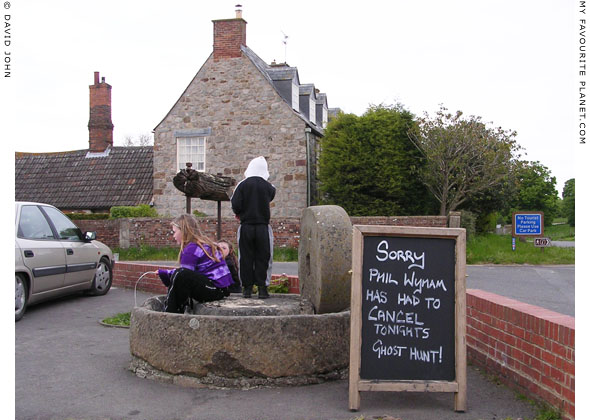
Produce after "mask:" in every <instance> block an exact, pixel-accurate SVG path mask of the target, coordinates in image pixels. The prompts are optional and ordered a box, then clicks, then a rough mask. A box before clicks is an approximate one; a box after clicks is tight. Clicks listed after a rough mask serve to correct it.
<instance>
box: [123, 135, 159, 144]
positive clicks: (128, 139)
mask: <svg viewBox="0 0 590 420" xmlns="http://www.w3.org/2000/svg"><path fill="white" fill-rule="evenodd" d="M136 144H139V146H151V145H153V144H154V139H153V135H152V134H147V133H143V134H139V135H138V136H137V139H134V138H133V137H132V136H130V135H126V136H125V139H124V140H123V146H125V147H132V146H135V145H136Z"/></svg>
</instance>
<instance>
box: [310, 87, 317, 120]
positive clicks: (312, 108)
mask: <svg viewBox="0 0 590 420" xmlns="http://www.w3.org/2000/svg"><path fill="white" fill-rule="evenodd" d="M315 104H316V101H315V99H314V97H313V92H312V93H311V94H310V95H309V121H311V122H312V123H314V124H315V123H316V121H315Z"/></svg>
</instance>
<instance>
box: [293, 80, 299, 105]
mask: <svg viewBox="0 0 590 420" xmlns="http://www.w3.org/2000/svg"><path fill="white" fill-rule="evenodd" d="M291 99H292V100H291V106H292V107H293V109H294V110H296V111H299V86H297V81H296V80H295V78H293V79H292V80H291Z"/></svg>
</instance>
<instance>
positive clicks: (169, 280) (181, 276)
mask: <svg viewBox="0 0 590 420" xmlns="http://www.w3.org/2000/svg"><path fill="white" fill-rule="evenodd" d="M172 230H173V235H174V239H175V240H176V242H178V244H180V253H179V255H178V261H179V262H180V268H177V269H162V268H161V269H159V270H158V275H159V276H160V279H161V280H162V283H164V284H165V285H166V287H168V294H167V296H166V304H165V306H164V311H165V312H174V313H181V312H182V311H183V308H184V305H185V302H186V300H187V299H188V298H193V299H195V300H197V301H198V302H211V301H213V300H220V299H223V298H224V297H225V296H229V291H228V287H229V286H230V285H231V284H233V280H232V276H231V273H230V271H229V268H228V267H227V264H226V263H225V260H224V259H223V255H222V253H221V249H220V248H219V246H218V245H216V244H215V242H213V241H212V240H211V239H209V238H208V237H207V236H205V235H203V234H202V233H201V230H200V229H199V225H198V222H197V219H196V218H195V217H194V216H192V215H190V214H183V215H182V216H179V217H177V218H176V219H174V221H173V222H172Z"/></svg>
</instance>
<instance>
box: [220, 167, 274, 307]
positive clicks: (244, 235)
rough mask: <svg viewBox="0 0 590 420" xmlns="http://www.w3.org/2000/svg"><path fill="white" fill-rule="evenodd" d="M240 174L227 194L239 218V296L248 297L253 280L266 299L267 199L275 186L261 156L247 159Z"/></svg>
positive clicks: (269, 232) (269, 234)
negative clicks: (248, 160) (230, 192)
mask: <svg viewBox="0 0 590 420" xmlns="http://www.w3.org/2000/svg"><path fill="white" fill-rule="evenodd" d="M244 176H245V179H243V180H242V181H241V182H240V183H239V184H238V185H237V186H236V188H235V190H234V193H233V195H232V198H231V205H232V210H233V211H234V213H235V214H236V216H237V217H238V219H239V220H240V227H239V228H238V249H239V251H240V252H239V264H240V279H241V281H242V287H243V288H244V289H243V296H244V297H248V298H249V297H252V287H253V286H254V285H255V284H256V285H257V286H258V297H259V298H260V299H266V298H268V297H269V295H268V290H267V285H268V284H267V277H269V276H268V273H267V271H268V270H269V267H270V266H271V264H272V245H273V236H272V229H271V227H270V225H269V221H270V202H271V201H272V200H273V199H274V197H275V192H276V189H275V187H274V186H273V185H272V184H271V183H270V182H268V177H269V173H268V164H267V163H266V159H265V158H264V157H263V156H259V157H257V158H255V159H252V160H251V161H250V163H249V164H248V168H247V169H246V172H244ZM269 278H270V277H269Z"/></svg>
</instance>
